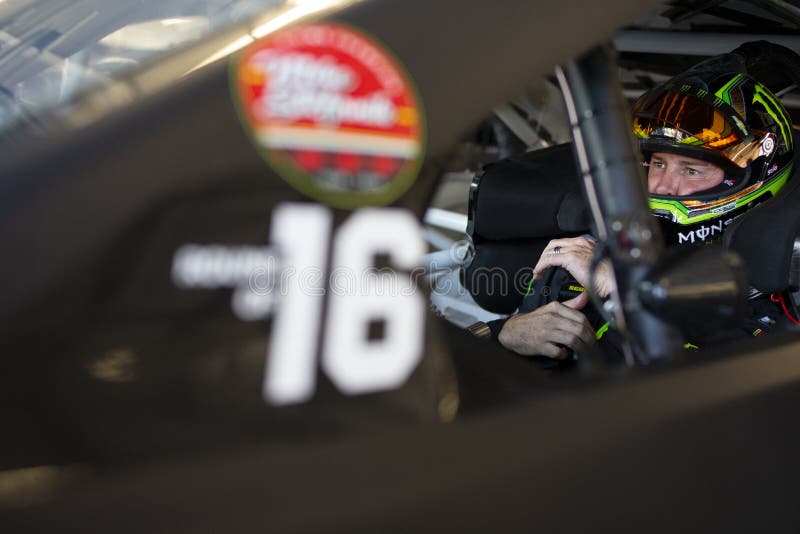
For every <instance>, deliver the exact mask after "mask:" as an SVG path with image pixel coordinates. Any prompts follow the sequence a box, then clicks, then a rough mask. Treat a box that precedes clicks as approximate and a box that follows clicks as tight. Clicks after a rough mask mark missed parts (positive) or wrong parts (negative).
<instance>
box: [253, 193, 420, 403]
mask: <svg viewBox="0 0 800 534" xmlns="http://www.w3.org/2000/svg"><path fill="white" fill-rule="evenodd" d="M331 225H332V214H331V210H330V209H329V208H326V207H324V206H320V205H314V204H284V205H281V206H278V207H277V208H276V209H275V211H274V212H273V219H272V229H271V233H270V241H271V243H272V245H274V246H276V247H278V248H279V250H280V256H281V267H282V271H283V273H284V276H283V279H284V281H285V283H286V285H285V288H284V294H283V295H282V297H281V299H280V303H279V306H278V310H277V313H276V315H275V316H274V318H273V323H272V324H273V326H272V335H271V337H270V343H269V352H268V358H267V365H266V367H265V376H264V384H263V395H264V398H265V400H267V401H268V402H269V403H271V404H292V403H297V402H303V401H305V400H308V399H309V398H310V397H311V396H312V395H313V393H314V389H315V385H316V355H317V347H318V346H319V343H320V341H321V343H322V345H321V347H322V351H321V353H322V362H321V365H322V369H323V371H324V372H325V374H326V375H327V376H328V377H329V378H330V379H331V381H332V382H333V383H334V385H336V387H337V388H338V389H339V390H341V391H342V392H343V393H347V394H358V393H368V392H373V391H380V390H385V389H392V388H395V387H399V386H400V385H402V384H403V383H404V382H405V381H406V380H407V379H408V377H409V375H410V374H411V373H412V372H413V371H414V369H415V368H416V366H417V365H418V363H419V361H420V359H421V357H422V351H423V335H424V327H425V325H424V320H425V302H424V298H423V296H422V295H421V294H420V293H419V292H418V291H416V290H415V288H414V287H413V283H412V281H411V280H410V277H409V276H408V274H407V273H406V274H404V273H399V272H397V271H395V270H393V269H392V270H389V269H379V270H376V269H375V267H376V266H375V265H374V263H375V257H376V255H383V256H386V257H387V258H388V260H389V262H390V263H391V264H392V265H393V266H394V267H396V268H399V269H401V270H411V269H413V268H414V267H416V266H418V265H419V264H420V260H421V259H422V255H423V254H424V253H425V242H424V240H423V238H422V233H421V230H420V226H419V223H418V222H417V220H416V218H414V216H413V215H412V214H411V213H410V212H408V211H406V210H402V209H397V208H367V209H363V210H360V211H357V212H355V213H354V214H353V215H351V216H350V217H349V218H348V219H347V220H346V221H345V222H344V223H343V224H342V225H341V226H340V227H339V228H338V231H337V232H336V234H335V236H334V239H333V247H332V248H333V250H332V261H331V271H330V272H326V270H325V269H324V268H323V267H322V266H324V265H326V258H327V255H328V236H329V235H330V229H331ZM329 282H334V283H333V284H331V283H329ZM326 295H327V296H329V298H328V303H327V309H326V316H325V318H326V321H325V324H324V329H321V326H322V317H323V308H324V302H325V297H326ZM371 324H380V325H381V326H382V331H383V332H382V333H383V335H382V337H381V338H380V339H378V340H370V339H369V336H368V332H369V327H370V325H371Z"/></svg>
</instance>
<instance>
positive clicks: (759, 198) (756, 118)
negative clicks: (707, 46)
mask: <svg viewBox="0 0 800 534" xmlns="http://www.w3.org/2000/svg"><path fill="white" fill-rule="evenodd" d="M701 65H702V64H701ZM632 115H633V134H634V136H635V137H636V138H637V139H638V141H639V147H640V149H641V151H642V153H643V155H644V158H645V164H647V163H648V162H649V160H650V156H651V155H652V154H653V153H654V152H667V153H673V154H679V155H683V156H687V157H691V158H697V159H701V160H704V161H707V162H709V163H712V164H714V165H716V166H718V167H720V168H722V169H723V171H724V173H725V177H724V179H723V181H722V183H720V184H719V185H718V186H715V187H712V188H711V189H707V190H704V191H700V192H697V193H693V194H691V195H689V196H670V195H658V194H652V193H651V194H650V207H651V209H652V210H653V213H654V214H655V215H656V216H658V217H660V218H661V222H662V229H663V230H664V237H665V239H666V240H667V244H683V243H702V242H704V241H710V240H713V239H716V238H719V237H720V236H721V235H722V233H723V231H724V229H725V226H727V224H729V223H730V222H731V221H732V220H733V219H734V218H736V217H737V216H739V215H741V214H743V213H744V212H745V211H747V210H748V209H750V208H752V207H754V206H755V205H757V204H759V203H760V202H763V201H764V200H767V199H769V198H771V197H772V196H774V195H775V194H776V193H777V192H778V191H779V190H780V189H781V188H782V187H783V186H784V185H785V184H786V181H787V180H788V179H789V177H790V176H791V174H792V158H793V153H794V146H793V137H792V123H791V119H790V117H789V114H788V112H787V111H786V109H785V108H784V106H783V105H782V104H781V102H780V101H779V100H778V98H777V97H776V96H775V95H774V94H773V93H772V92H771V91H770V90H769V89H768V88H767V87H766V86H764V85H762V84H761V83H759V82H758V81H756V80H754V79H753V78H752V77H750V76H749V75H747V74H742V73H740V72H732V71H727V72H720V71H714V70H703V69H697V68H695V69H692V70H690V71H688V72H687V73H685V74H682V75H679V76H677V77H675V78H672V79H671V80H669V81H667V82H666V83H664V84H662V85H659V86H657V87H655V88H653V89H652V90H650V91H648V92H647V93H645V94H644V95H642V96H641V97H640V98H639V99H638V100H637V101H636V102H635V104H634V106H633V109H632Z"/></svg>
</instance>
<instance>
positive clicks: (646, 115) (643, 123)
mask: <svg viewBox="0 0 800 534" xmlns="http://www.w3.org/2000/svg"><path fill="white" fill-rule="evenodd" d="M633 117H634V119H633V132H634V134H635V135H636V136H637V137H640V138H650V137H653V136H657V137H663V138H667V139H669V140H670V141H672V142H677V143H680V144H683V145H688V146H697V147H703V148H713V149H717V150H721V149H723V148H724V147H727V146H730V145H732V144H734V143H737V142H738V141H740V140H741V139H742V138H745V137H748V133H747V132H746V131H743V129H742V128H743V125H742V126H740V125H736V124H734V123H733V122H732V121H731V120H729V119H728V117H726V116H725V115H724V114H723V113H722V112H721V111H720V110H719V109H717V108H715V107H714V106H712V105H711V104H709V103H707V102H704V101H703V100H700V99H699V98H697V97H696V96H694V95H691V94H688V93H681V92H678V91H672V90H662V91H656V92H654V93H653V94H650V95H647V96H646V97H644V98H642V99H640V100H639V101H637V102H636V104H634V107H633Z"/></svg>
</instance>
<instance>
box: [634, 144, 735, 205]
mask: <svg viewBox="0 0 800 534" xmlns="http://www.w3.org/2000/svg"><path fill="white" fill-rule="evenodd" d="M724 178H725V173H724V172H723V170H722V169H721V168H719V167H717V166H716V165H714V164H712V163H708V162H707V161H703V160H701V159H696V158H689V157H687V156H681V155H678V154H670V153H667V152H654V153H653V155H652V157H651V158H650V166H649V168H648V172H647V189H648V190H649V191H650V193H654V194H656V195H672V196H686V195H691V194H692V193H697V192H698V191H705V190H706V189H711V188H712V187H714V186H717V185H719V184H721V183H722V180H723V179H724Z"/></svg>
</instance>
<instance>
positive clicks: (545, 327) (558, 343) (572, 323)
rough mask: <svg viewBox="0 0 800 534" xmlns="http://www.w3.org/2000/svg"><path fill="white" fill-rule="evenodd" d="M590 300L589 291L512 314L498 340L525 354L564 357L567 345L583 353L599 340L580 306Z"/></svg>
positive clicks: (555, 357)
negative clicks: (568, 298) (596, 338)
mask: <svg viewBox="0 0 800 534" xmlns="http://www.w3.org/2000/svg"><path fill="white" fill-rule="evenodd" d="M588 301H589V295H588V294H587V293H581V294H580V295H578V296H577V297H575V298H574V299H571V300H568V301H565V302H563V303H561V302H550V303H549V304H547V305H545V306H542V307H541V308H537V309H535V310H533V311H532V312H529V313H522V314H519V315H513V316H511V317H510V318H509V319H508V321H506V323H505V324H504V325H503V328H502V330H500V335H499V336H498V339H499V340H500V344H502V345H503V346H504V347H506V348H507V349H510V350H513V351H514V352H516V353H517V354H522V355H523V356H534V355H542V356H548V357H550V358H554V359H558V360H562V359H564V358H566V357H567V354H568V353H567V348H570V349H572V350H575V351H577V352H580V351H581V349H584V348H585V347H588V346H590V345H592V344H594V343H595V333H594V330H593V329H592V327H591V325H590V324H589V321H588V320H587V319H586V316H585V315H584V314H583V313H581V312H580V311H578V310H580V309H583V307H584V306H586V303H587V302H588Z"/></svg>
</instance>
